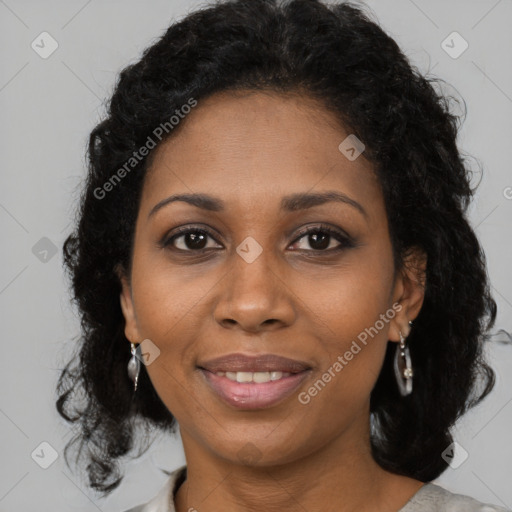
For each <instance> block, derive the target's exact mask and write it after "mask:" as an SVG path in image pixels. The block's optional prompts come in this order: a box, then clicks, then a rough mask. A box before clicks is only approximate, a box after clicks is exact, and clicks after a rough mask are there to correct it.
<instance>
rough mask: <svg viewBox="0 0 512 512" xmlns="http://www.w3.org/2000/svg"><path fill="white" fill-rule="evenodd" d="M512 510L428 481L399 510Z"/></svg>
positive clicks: (420, 511)
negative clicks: (451, 490)
mask: <svg viewBox="0 0 512 512" xmlns="http://www.w3.org/2000/svg"><path fill="white" fill-rule="evenodd" d="M438 511H439V512H512V511H511V510H510V509H507V508H503V507H501V506H498V505H491V504H487V503H482V502H480V501H477V500H475V499H474V498H471V497H470V496H466V495H463V494H456V493H453V492H450V491H448V490H447V489H444V488H443V487H441V486H439V485H436V484H433V483H427V484H425V485H424V486H423V487H421V488H420V489H419V491H418V492H417V493H416V494H415V495H414V496H413V497H412V498H411V499H410V500H409V501H408V502H407V504H406V505H405V506H404V507H403V508H402V509H400V511H399V512H438Z"/></svg>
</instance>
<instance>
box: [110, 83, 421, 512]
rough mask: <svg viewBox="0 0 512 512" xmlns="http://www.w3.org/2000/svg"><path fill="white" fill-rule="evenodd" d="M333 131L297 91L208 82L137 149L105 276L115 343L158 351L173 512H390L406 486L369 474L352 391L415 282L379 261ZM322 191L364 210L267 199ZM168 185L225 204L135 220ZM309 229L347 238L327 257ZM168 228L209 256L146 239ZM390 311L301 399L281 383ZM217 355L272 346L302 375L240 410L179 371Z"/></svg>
mask: <svg viewBox="0 0 512 512" xmlns="http://www.w3.org/2000/svg"><path fill="white" fill-rule="evenodd" d="M349 133H350V132H348V131H346V130H345V129H344V128H343V126H341V125H340V124H339V123H338V122H337V120H336V119H335V117H333V115H332V114H331V113H330V112H329V111H327V110H325V108H324V107H323V106H322V105H320V104H318V103H316V102H315V101H314V100H313V99H311V98H309V97H307V96H300V95H290V94H289V95H280V94H278V93H272V92H261V91H260V92H251V91H245V92H244V93H240V92H239V93H236V94H235V93H232V92H231V93H229V94H228V93H218V94H215V95H213V96H211V97H210V98H208V99H206V100H203V101H200V102H199V103H198V106H197V107H196V108H195V109H193V110H192V112H191V113H190V114H189V115H188V116H187V118H186V119H185V120H184V121H182V122H181V125H180V126H179V130H178V131H177V132H176V133H175V134H173V137H172V138H170V139H168V140H167V141H165V143H163V144H162V145H160V146H159V147H158V148H157V149H155V154H154V155H153V156H154V159H153V161H152V162H151V167H150V169H149V171H148V174H147V177H146V180H145V183H144V188H143V193H142V198H141V203H140V209H139V214H138V218H137V223H136V229H135V241H134V248H133V263H132V268H131V272H125V273H124V274H123V273H120V278H121V281H122V293H121V306H122V310H123V314H124V316H125V320H126V328H125V333H126V336H127V338H128V340H130V341H131V342H134V343H140V342H141V341H142V340H144V339H150V340H151V341H152V342H153V343H154V344H155V345H156V346H157V347H158V348H159V350H160V355H159V356H158V358H156V359H155V361H154V362H153V363H151V364H149V365H148V366H147V367H146V369H147V371H148V373H149V376H150V379H151V382H152V384H153V385H154V387H155V389H156V391H157V393H158V394H159V396H160V398H161V399H162V401H163V402H164V404H165V405H166V406H167V407H168V409H169V410H170V411H171V412H172V414H173V415H174V416H175V417H176V419H177V421H178V423H179V427H180V433H181V437H182V441H183V446H184V451H185V456H186V460H187V467H188V478H187V480H186V482H185V483H184V484H182V485H181V487H180V488H179V490H178V493H177V496H176V510H177V511H178V512H185V511H188V510H189V509H190V507H193V508H194V509H196V510H200V511H201V512H211V511H218V510H229V511H231V512H238V511H253V510H254V511H256V510H258V511H260V510H267V511H280V512H282V511H283V510H290V509H292V508H293V509H298V510H307V511H315V510H322V511H324V512H330V511H332V512H334V511H337V512H340V511H352V510H356V509H357V510H359V511H366V510H368V511H370V510H373V511H375V510H379V511H397V510H399V509H400V508H401V507H402V506H403V505H404V504H405V503H406V502H407V501H408V500H409V499H410V498H411V497H412V496H413V495H414V494H415V493H416V492H417V491H418V489H419V488H420V487H421V486H422V485H423V484H422V482H420V481H418V480H414V479H410V478H407V477H403V476H399V475H395V474H393V473H389V472H387V471H384V470H383V469H382V468H381V467H380V466H378V465H377V464H376V462H375V461H374V459H373V458H372V456H371V451H370V437H369V435H370V434H369V404H370V393H371V391H372V388H373V386H374V384H375V382H376V379H377V377H378V375H379V372H380V369H381V367H382V364H383V359H384V355H385V349H386V346H387V343H388V341H391V342H398V341H399V339H400V338H399V331H401V332H402V334H403V335H404V336H407V335H408V334H409V331H410V327H409V325H408V322H409V320H414V318H415V317H416V316H417V315H418V313H419V311H420V308H421V305H422V302H423V297H424V288H423V286H422V284H423V283H420V280H419V279H418V275H417V274H415V273H414V272H413V271H412V270H402V271H400V270H396V269H395V268H394V264H393V257H392V246H391V241H390V236H389V229H388V221H387V217H386V212H385V206H384V199H383V195H382V191H381V188H380V185H379V183H378V181H377V179H376V177H375V175H374V174H373V171H372V165H371V164H370V163H369V162H368V161H367V160H366V159H365V158H364V154H363V155H361V156H360V157H358V158H357V159H356V160H354V161H349V160H348V159H347V158H345V156H344V155H343V154H342V153H341V152H340V151H339V150H338V145H339V144H340V143H341V142H342V141H343V140H344V139H345V138H346V137H347V135H348V134H349ZM327 190H334V191H338V192H342V193H344V194H346V195H347V196H349V197H350V198H352V199H353V200H354V201H357V202H358V203H359V204H360V205H361V206H362V207H363V208H364V210H365V212H366V215H364V214H362V213H361V212H360V211H359V210H358V209H357V208H355V207H353V206H351V205H349V204H344V203H338V202H328V203H325V204H322V205H317V206H314V207H311V208H308V209H304V210H298V211H292V212H288V211H281V210H280V203H281V198H282V197H283V196H286V195H289V194H292V193H302V192H322V191H327ZM178 193H205V194H209V195H212V196H215V197H217V198H219V199H222V200H223V201H224V202H225V206H226V207H225V209H224V210H223V211H217V212H212V211H206V210H203V209H200V208H198V207H196V206H193V205H190V204H188V203H185V202H182V201H177V202H172V203H169V204H167V205H166V206H164V207H162V208H160V209H159V210H158V211H157V212H155V213H154V214H153V215H149V213H150V211H151V210H152V209H153V208H154V207H155V205H156V204H158V203H159V202H160V201H162V200H164V199H165V198H167V197H169V196H170V195H172V194H178ZM319 223H323V224H328V225H329V226H331V227H333V228H338V229H341V230H344V231H345V232H346V233H348V235H349V236H350V237H352V238H353V239H354V240H355V245H354V246H353V247H343V246H342V247H343V250H341V251H338V252H333V251H330V250H331V248H336V247H339V246H340V242H339V241H338V240H337V239H336V238H334V237H331V238H330V242H329V244H328V247H327V248H320V249H318V247H319V246H318V245H314V240H313V241H312V242H311V241H310V240H311V237H308V235H297V233H298V231H299V229H300V228H304V227H315V226H318V224H319ZM178 226H191V227H198V228H208V227H210V228H212V229H213V234H214V238H211V237H208V238H207V239H206V241H205V242H204V244H203V245H202V246H200V247H204V246H207V248H211V249H210V252H206V253H204V254H203V255H202V256H201V255H200V256H198V255H196V254H197V249H194V245H193V244H191V243H190V239H188V243H187V239H186V237H185V236H181V237H180V238H178V239H177V240H175V241H174V250H173V244H172V243H171V244H169V245H168V246H167V247H162V246H161V245H159V242H160V241H161V240H163V239H169V237H170V235H172V234H174V231H173V230H174V229H175V228H176V227H178ZM248 236H250V237H252V238H254V239H255V240H256V241H257V242H258V243H259V245H260V246H261V248H262V253H261V254H260V255H259V257H258V258H257V259H256V260H255V261H253V262H252V263H247V262H246V261H245V260H244V259H243V258H241V257H240V256H239V254H238V253H237V252H236V248H237V247H238V246H239V245H240V244H241V242H242V241H243V240H244V239H245V238H246V237H248ZM299 236H301V238H299ZM166 237H167V238H166ZM308 238H309V240H308ZM315 248H316V250H315ZM179 249H181V251H182V252H179ZM194 250H196V253H194V252H193V251H194ZM186 251H188V252H186ZM328 251H330V252H328ZM408 262H409V263H411V264H414V265H416V267H417V268H424V265H425V259H424V255H423V254H422V253H421V252H420V251H419V250H413V251H411V255H410V256H409V260H408ZM393 304H400V306H401V309H400V311H399V312H397V313H396V315H395V316H394V318H392V319H391V320H389V321H388V322H386V323H385V326H384V328H383V329H381V330H380V331H379V332H378V334H377V335H375V336H374V337H373V338H369V339H370V342H369V343H368V344H367V345H366V346H364V347H363V349H362V350H361V351H360V352H359V353H358V354H357V355H356V356H354V358H353V359H352V360H351V361H350V362H349V363H348V364H347V365H346V366H345V367H344V368H343V370H342V371H341V372H339V373H337V374H336V377H335V378H333V379H332V380H331V382H329V383H328V384H327V385H326V386H325V387H324V389H322V391H321V392H319V393H318V394H317V396H315V397H313V398H312V399H311V401H310V402H309V403H308V404H307V405H303V404H301V403H300V402H299V401H298V399H297V394H298V393H299V392H301V391H307V389H308V388H310V387H311V386H312V384H313V383H314V382H316V381H317V380H318V379H319V378H320V377H321V376H322V374H323V373H324V372H325V371H327V369H328V368H329V367H332V365H333V363H334V362H335V361H336V360H337V358H338V356H340V355H343V354H344V353H345V352H346V351H347V350H348V349H349V348H350V346H351V344H352V342H353V340H356V339H357V336H358V334H359V333H361V332H362V331H364V329H365V328H368V327H370V326H373V325H374V324H375V322H376V321H377V320H378V319H379V315H381V314H384V313H386V311H388V310H390V309H391V310H392V311H393V309H392V305H393ZM233 352H242V353H245V354H267V353H274V354H278V355H281V356H284V357H289V358H292V359H298V360H302V361H307V362H308V363H309V364H310V365H311V366H312V368H313V369H312V371H311V372H310V375H309V376H308V378H307V379H306V381H305V382H304V383H303V384H302V386H301V388H300V389H299V390H298V392H297V393H295V394H292V396H291V397H289V398H287V399H286V400H284V401H282V402H280V403H279V404H276V405H275V406H272V407H269V408H267V409H260V410H249V411H244V410H240V409H236V408H234V407H231V406H229V405H227V404H225V403H224V402H222V401H221V400H220V398H218V397H217V395H215V394H214V393H213V392H212V391H211V390H210V388H209V387H208V386H207V385H206V383H205V381H204V378H203V375H202V374H201V373H200V371H199V370H198V369H197V367H196V366H197V364H198V363H199V362H201V361H205V360H208V359H212V358H214V357H217V356H220V355H226V354H229V353H233ZM248 441H250V442H251V443H252V445H254V446H255V447H256V449H257V450H258V457H255V459H256V460H254V461H253V462H252V463H249V464H245V463H244V462H243V461H242V460H241V458H240V455H239V453H240V452H241V451H242V452H241V453H244V452H243V450H247V443H248ZM319 475H321V478H319Z"/></svg>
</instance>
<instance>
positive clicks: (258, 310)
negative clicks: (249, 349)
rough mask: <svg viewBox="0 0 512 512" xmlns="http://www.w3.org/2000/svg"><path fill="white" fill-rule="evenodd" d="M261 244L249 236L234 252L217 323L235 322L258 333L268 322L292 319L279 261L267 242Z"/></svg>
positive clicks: (217, 310) (217, 315) (219, 303)
mask: <svg viewBox="0 0 512 512" xmlns="http://www.w3.org/2000/svg"><path fill="white" fill-rule="evenodd" d="M266 240H268V237H267V238H266ZM262 243H263V245H262V244H260V243H259V242H258V241H257V240H256V238H255V237H252V236H248V237H246V238H245V239H244V240H243V241H242V242H241V243H240V244H239V245H238V246H237V247H236V251H234V252H233V254H232V256H231V258H232V261H231V263H230V271H229V274H228V275H227V276H226V281H225V286H224V288H223V291H222V297H221V298H220V300H219V302H218V303H217V307H216V312H215V315H216V318H217V321H218V322H222V323H226V322H228V323H230V324H232V323H233V322H236V323H237V324H239V325H240V326H241V327H243V328H244V329H247V330H256V329H258V328H260V327H261V326H262V325H263V324H264V323H265V322H266V324H265V325H267V324H269V323H272V324H274V323H276V321H277V323H289V322H291V321H292V320H293V306H292V303H291V300H290V296H289V294H288V293H287V292H286V286H285V285H284V283H283V281H282V280H281V279H280V278H279V269H278V265H277V261H278V259H277V258H276V257H275V254H274V253H273V250H272V249H271V248H270V247H269V246H268V244H267V243H266V241H263V240H262ZM269 320H273V322H269Z"/></svg>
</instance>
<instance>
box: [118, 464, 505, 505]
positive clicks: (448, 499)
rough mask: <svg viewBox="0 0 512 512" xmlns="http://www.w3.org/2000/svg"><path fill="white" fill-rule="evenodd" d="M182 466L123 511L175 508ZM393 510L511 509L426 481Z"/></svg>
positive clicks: (183, 467)
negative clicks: (149, 497) (151, 495)
mask: <svg viewBox="0 0 512 512" xmlns="http://www.w3.org/2000/svg"><path fill="white" fill-rule="evenodd" d="M186 467H187V466H181V467H179V468H178V469H176V470H175V471H173V472H172V473H170V476H169V479H168V480H167V481H166V483H165V485H164V486H163V487H162V489H160V491H159V492H158V494H157V495H156V496H155V497H154V498H153V499H152V500H150V501H149V502H147V503H145V504H142V505H138V506H137V507H134V508H131V509H129V510H126V511H125V512H176V510H175V508H174V499H172V500H171V496H172V498H174V495H175V493H176V491H177V490H178V488H179V486H180V485H181V484H182V483H183V482H184V481H185V479H186V471H185V470H186ZM397 512H512V510H510V509H507V508H503V507H498V506H496V505H487V504H485V503H480V502H479V501H477V500H475V499H473V498H470V497H469V496H463V495H461V494H454V493H452V492H450V491H447V490H446V489H443V488H442V487H440V486H438V485H436V484H432V483H427V484H425V485H424V486H423V487H421V488H420V489H419V490H418V492H416V494H415V495H414V496H413V497H412V498H411V499H410V500H409V501H408V502H407V503H406V504H405V505H404V506H403V507H402V508H401V509H400V510H398V511H397Z"/></svg>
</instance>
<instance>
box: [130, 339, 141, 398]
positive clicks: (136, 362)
mask: <svg viewBox="0 0 512 512" xmlns="http://www.w3.org/2000/svg"><path fill="white" fill-rule="evenodd" d="M131 345H132V348H131V351H132V357H131V359H130V361H129V362H128V376H129V377H130V379H131V380H132V381H133V383H134V388H133V391H134V392H135V391H137V383H138V381H139V372H140V359H139V358H138V357H137V356H136V353H137V350H139V346H140V344H139V345H135V343H132V344H131ZM139 353H140V350H139Z"/></svg>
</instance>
